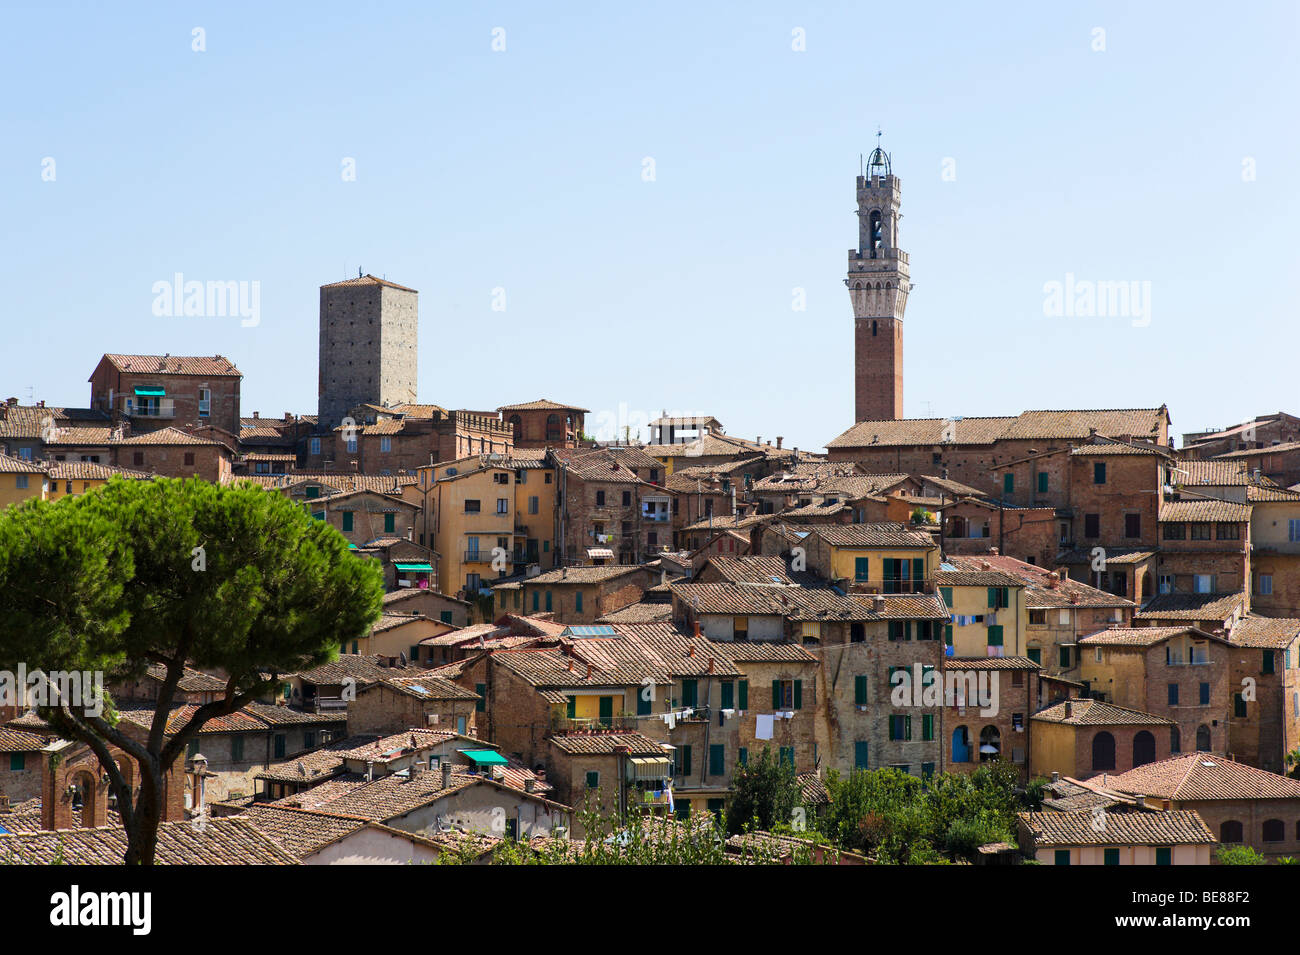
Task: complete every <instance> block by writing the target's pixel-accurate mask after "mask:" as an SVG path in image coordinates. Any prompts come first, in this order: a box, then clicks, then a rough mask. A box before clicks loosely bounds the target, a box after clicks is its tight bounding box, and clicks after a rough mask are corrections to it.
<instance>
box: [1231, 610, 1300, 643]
mask: <svg viewBox="0 0 1300 955" xmlns="http://www.w3.org/2000/svg"><path fill="white" fill-rule="evenodd" d="M1298 636H1300V620H1297V619H1296V618H1294V617H1260V616H1257V615H1256V614H1247V615H1246V616H1245V617H1242V618H1241V619H1240V620H1238V621H1237V623H1236V625H1235V626H1234V627H1233V628H1232V630H1231V631H1229V633H1228V642H1229V643H1231V644H1232V645H1233V646H1235V647H1259V648H1263V649H1270V648H1271V649H1275V650H1285V649H1286V648H1287V647H1289V646H1291V644H1292V643H1294V642H1295V639H1296V637H1298Z"/></svg>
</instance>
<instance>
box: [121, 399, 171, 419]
mask: <svg viewBox="0 0 1300 955" xmlns="http://www.w3.org/2000/svg"><path fill="white" fill-rule="evenodd" d="M126 413H127V414H128V415H130V416H131V417H133V418H174V417H176V403H175V402H174V401H173V400H172V399H171V398H164V399H163V400H162V401H159V402H156V403H154V404H137V405H131V406H128V407H127V412H126Z"/></svg>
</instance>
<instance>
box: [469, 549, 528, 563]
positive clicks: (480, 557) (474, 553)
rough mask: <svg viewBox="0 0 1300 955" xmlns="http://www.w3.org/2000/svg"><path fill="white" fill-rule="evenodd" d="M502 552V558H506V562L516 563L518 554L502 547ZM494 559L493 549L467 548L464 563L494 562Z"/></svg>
mask: <svg viewBox="0 0 1300 955" xmlns="http://www.w3.org/2000/svg"><path fill="white" fill-rule="evenodd" d="M500 554H501V557H502V559H504V560H505V562H506V563H507V564H513V563H515V561H516V555H515V554H514V553H513V552H511V551H508V550H506V549H505V548H500ZM493 559H494V558H493V555H492V549H488V550H467V551H465V557H464V563H466V564H490V563H492V561H493Z"/></svg>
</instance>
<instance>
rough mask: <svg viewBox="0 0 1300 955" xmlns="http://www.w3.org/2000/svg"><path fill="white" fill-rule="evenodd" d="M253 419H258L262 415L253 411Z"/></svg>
mask: <svg viewBox="0 0 1300 955" xmlns="http://www.w3.org/2000/svg"><path fill="white" fill-rule="evenodd" d="M253 417H254V418H260V417H262V415H261V414H260V413H259V412H257V411H254V412H253Z"/></svg>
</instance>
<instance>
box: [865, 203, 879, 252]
mask: <svg viewBox="0 0 1300 955" xmlns="http://www.w3.org/2000/svg"><path fill="white" fill-rule="evenodd" d="M880 244H881V235H880V210H879V209H876V210H874V211H873V212H872V213H871V231H870V232H868V233H867V248H868V249H870V250H871V257H872V258H873V259H874V258H875V257H876V250H877V249H878V248H880Z"/></svg>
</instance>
